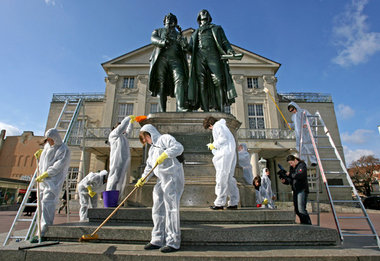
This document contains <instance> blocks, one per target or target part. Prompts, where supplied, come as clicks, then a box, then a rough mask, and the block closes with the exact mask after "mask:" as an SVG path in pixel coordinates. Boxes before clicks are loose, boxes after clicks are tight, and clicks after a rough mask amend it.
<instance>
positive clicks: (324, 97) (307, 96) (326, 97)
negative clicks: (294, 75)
mask: <svg viewBox="0 0 380 261" xmlns="http://www.w3.org/2000/svg"><path fill="white" fill-rule="evenodd" d="M278 97H279V100H280V102H289V101H295V102H332V97H331V94H328V93H314V92H289V93H278Z"/></svg>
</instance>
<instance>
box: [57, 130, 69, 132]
mask: <svg viewBox="0 0 380 261" xmlns="http://www.w3.org/2000/svg"><path fill="white" fill-rule="evenodd" d="M57 131H58V132H67V130H57Z"/></svg>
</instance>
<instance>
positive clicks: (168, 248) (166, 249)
mask: <svg viewBox="0 0 380 261" xmlns="http://www.w3.org/2000/svg"><path fill="white" fill-rule="evenodd" d="M178 250H179V249H176V248H174V247H171V246H164V247H161V248H160V251H161V252H162V253H170V252H176V251H178Z"/></svg>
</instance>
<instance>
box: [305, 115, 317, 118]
mask: <svg viewBox="0 0 380 261" xmlns="http://www.w3.org/2000/svg"><path fill="white" fill-rule="evenodd" d="M307 117H308V118H319V116H317V115H307Z"/></svg>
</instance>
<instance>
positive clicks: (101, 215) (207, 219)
mask: <svg viewBox="0 0 380 261" xmlns="http://www.w3.org/2000/svg"><path fill="white" fill-rule="evenodd" d="M113 210H114V209H113V208H95V209H89V210H88V217H89V220H90V222H99V223H101V222H102V221H103V220H105V219H106V218H107V217H108V216H109V215H110V214H111V212H112V211H113ZM180 217H181V224H187V223H188V224H230V223H232V224H294V221H295V214H294V211H293V210H271V209H265V208H240V209H238V210H226V209H225V210H211V209H208V208H181V210H180ZM110 221H112V222H115V223H116V222H118V223H135V224H136V223H138V224H140V223H149V224H152V208H131V207H126V208H121V209H119V210H118V211H117V212H116V214H115V215H114V216H113V217H112V218H111V219H110Z"/></svg>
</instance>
